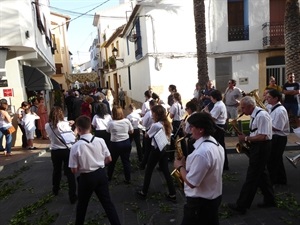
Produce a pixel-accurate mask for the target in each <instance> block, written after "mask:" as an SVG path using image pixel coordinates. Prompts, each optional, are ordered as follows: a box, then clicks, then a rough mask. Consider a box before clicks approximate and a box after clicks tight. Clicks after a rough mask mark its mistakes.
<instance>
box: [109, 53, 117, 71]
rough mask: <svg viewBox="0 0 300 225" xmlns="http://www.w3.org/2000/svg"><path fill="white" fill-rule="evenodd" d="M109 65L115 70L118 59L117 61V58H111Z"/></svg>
mask: <svg viewBox="0 0 300 225" xmlns="http://www.w3.org/2000/svg"><path fill="white" fill-rule="evenodd" d="M108 64H109V67H110V68H111V69H115V68H116V59H115V57H113V56H110V57H109V59H108Z"/></svg>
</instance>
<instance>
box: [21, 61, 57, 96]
mask: <svg viewBox="0 0 300 225" xmlns="http://www.w3.org/2000/svg"><path fill="white" fill-rule="evenodd" d="M23 74H24V82H25V87H26V88H27V90H28V91H41V90H52V89H53V86H52V83H51V80H50V77H48V76H47V75H46V74H44V73H43V72H42V71H41V70H39V69H38V68H35V67H31V66H25V65H23Z"/></svg>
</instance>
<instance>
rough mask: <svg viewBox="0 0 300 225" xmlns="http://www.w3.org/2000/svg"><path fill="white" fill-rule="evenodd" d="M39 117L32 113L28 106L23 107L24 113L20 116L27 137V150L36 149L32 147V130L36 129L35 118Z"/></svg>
mask: <svg viewBox="0 0 300 225" xmlns="http://www.w3.org/2000/svg"><path fill="white" fill-rule="evenodd" d="M39 118H40V117H39V116H38V115H37V114H35V113H32V112H31V110H30V108H28V109H25V115H24V117H23V118H22V124H23V126H24V129H25V132H26V137H27V147H28V149H29V150H34V149H37V148H36V147H33V139H34V132H35V129H36V126H35V120H37V119H39Z"/></svg>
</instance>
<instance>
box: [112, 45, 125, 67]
mask: <svg viewBox="0 0 300 225" xmlns="http://www.w3.org/2000/svg"><path fill="white" fill-rule="evenodd" d="M118 52H119V50H118V49H117V48H116V47H114V48H113V50H112V54H113V56H114V58H115V60H118V61H120V62H122V63H123V62H124V59H117V55H118Z"/></svg>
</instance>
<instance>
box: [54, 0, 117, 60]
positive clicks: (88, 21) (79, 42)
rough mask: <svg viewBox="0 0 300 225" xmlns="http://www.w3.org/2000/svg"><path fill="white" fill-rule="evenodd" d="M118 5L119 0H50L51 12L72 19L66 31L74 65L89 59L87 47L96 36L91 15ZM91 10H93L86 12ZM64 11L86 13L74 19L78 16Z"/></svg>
mask: <svg viewBox="0 0 300 225" xmlns="http://www.w3.org/2000/svg"><path fill="white" fill-rule="evenodd" d="M118 4H119V0H50V7H55V8H50V10H51V11H53V12H57V13H60V14H63V15H68V16H69V17H71V20H72V19H74V20H73V21H71V23H70V25H69V30H68V42H69V50H70V51H71V52H72V54H73V62H74V63H83V62H86V61H87V60H88V59H89V52H88V51H89V47H90V46H91V43H92V41H93V39H94V38H95V37H96V35H97V30H96V27H94V26H93V16H92V15H94V14H95V12H98V11H101V10H104V9H106V8H109V7H112V6H115V5H118ZM100 5H102V6H100ZM97 6H99V7H97ZM95 7H97V8H95ZM56 8H59V9H63V10H59V9H56ZM93 8H95V9H94V10H92V11H91V12H88V11H90V10H91V9H93ZM64 10H68V11H73V12H78V13H82V14H84V13H86V12H88V13H87V15H84V16H81V17H79V18H77V19H75V18H76V17H78V16H79V14H74V13H71V12H67V11H64Z"/></svg>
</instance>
